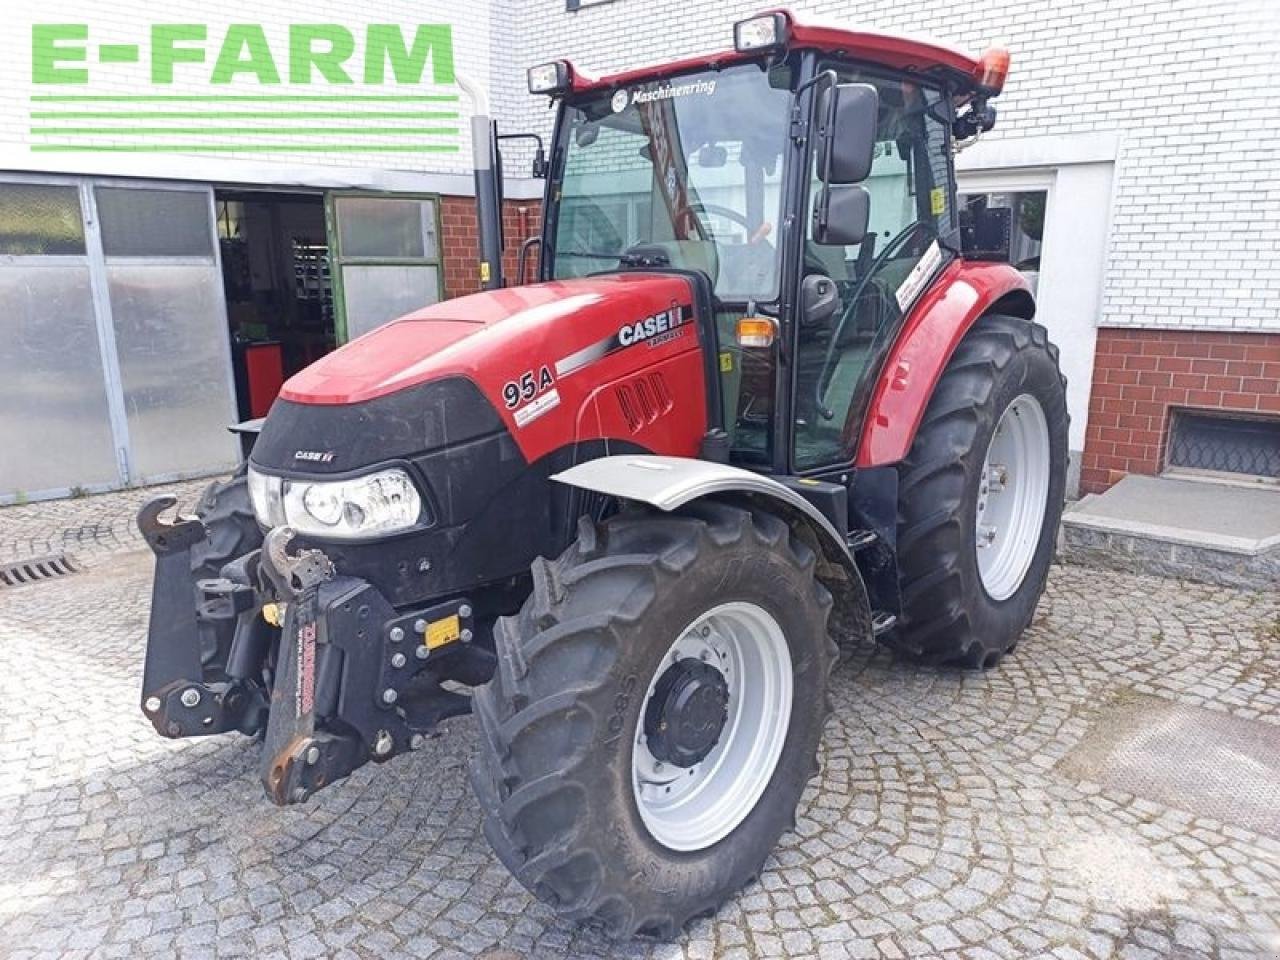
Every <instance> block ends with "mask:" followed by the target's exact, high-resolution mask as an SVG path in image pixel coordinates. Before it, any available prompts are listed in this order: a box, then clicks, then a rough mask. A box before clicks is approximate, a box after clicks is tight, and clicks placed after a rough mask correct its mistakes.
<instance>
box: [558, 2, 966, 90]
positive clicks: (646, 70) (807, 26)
mask: <svg viewBox="0 0 1280 960" xmlns="http://www.w3.org/2000/svg"><path fill="white" fill-rule="evenodd" d="M773 13H781V14H782V15H783V16H785V17H786V19H787V25H788V28H789V31H788V41H787V49H788V50H818V51H821V52H823V53H829V54H840V55H843V56H846V57H848V58H850V59H852V60H861V61H864V62H867V63H873V64H879V65H881V66H884V67H889V68H891V69H894V70H907V71H910V72H913V73H921V74H934V75H938V74H941V75H942V76H944V77H945V78H947V79H949V80H950V81H951V82H952V83H954V84H957V85H959V86H960V88H961V90H964V89H965V88H966V87H972V86H973V85H974V77H975V71H977V70H978V65H979V64H978V59H977V58H976V57H974V56H973V55H972V54H970V53H967V52H966V51H964V50H961V49H960V48H958V47H954V46H951V45H950V44H947V43H943V42H942V41H939V40H932V39H928V38H924V37H913V36H908V35H905V34H892V33H882V32H880V31H878V30H850V29H848V28H846V27H842V26H840V25H838V24H836V23H835V22H832V21H826V20H821V19H809V18H806V19H804V20H800V19H797V17H796V16H795V14H793V13H792V12H791V11H790V10H786V9H774V10H766V11H763V12H762V13H760V14H759V16H767V15H769V14H773ZM731 26H732V25H731V24H726V33H727V34H729V35H730V36H732V32H731V30H730V29H729V28H730V27H731ZM760 57H761V53H759V52H756V51H748V52H745V53H740V52H738V51H737V50H735V49H734V48H733V47H729V49H727V50H722V51H718V52H715V53H707V54H703V55H701V56H696V57H686V58H684V59H681V60H671V61H667V62H666V63H658V64H651V65H649V66H645V67H638V68H636V69H632V70H623V71H620V72H618V73H610V74H606V75H604V76H600V77H594V76H591V75H589V74H585V73H582V72H580V71H578V70H577V69H576V68H575V69H574V72H573V92H574V93H582V92H587V91H597V90H612V89H616V88H617V87H622V86H626V85H628V84H632V83H636V82H638V81H641V80H658V79H661V78H663V77H669V76H674V75H676V74H680V73H686V72H688V71H690V70H697V69H700V68H701V69H714V68H719V67H724V66H729V65H731V64H734V63H743V62H746V61H749V60H758V59H759V58H760Z"/></svg>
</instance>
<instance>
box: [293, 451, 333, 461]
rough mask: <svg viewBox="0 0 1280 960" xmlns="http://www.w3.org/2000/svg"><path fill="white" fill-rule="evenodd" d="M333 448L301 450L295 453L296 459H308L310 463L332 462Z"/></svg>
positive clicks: (294, 457)
mask: <svg viewBox="0 0 1280 960" xmlns="http://www.w3.org/2000/svg"><path fill="white" fill-rule="evenodd" d="M333 458H334V452H333V451H332V450H299V451H298V452H297V453H295V454H294V455H293V459H295V460H306V461H307V462H308V463H332V462H333Z"/></svg>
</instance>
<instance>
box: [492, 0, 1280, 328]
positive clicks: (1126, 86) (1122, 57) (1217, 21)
mask: <svg viewBox="0 0 1280 960" xmlns="http://www.w3.org/2000/svg"><path fill="white" fill-rule="evenodd" d="M764 6H767V5H764V4H758V3H751V4H747V3H742V4H737V3H722V2H711V0H615V2H614V3H611V4H606V5H603V6H599V7H590V8H587V9H584V10H581V11H578V12H577V13H566V12H565V10H564V4H563V2H562V0H510V7H511V10H512V13H513V16H512V21H513V22H514V23H517V24H518V25H519V27H520V32H521V35H522V36H523V44H522V49H521V53H522V56H521V57H518V58H511V57H502V58H498V57H495V59H494V83H495V87H496V88H497V89H498V90H499V91H500V92H499V93H498V95H497V97H496V100H497V101H498V103H499V104H500V105H501V109H502V110H503V112H504V116H505V117H506V118H508V122H509V123H516V122H517V121H518V119H519V118H521V117H522V116H523V117H524V118H528V117H529V116H530V115H529V114H528V113H527V112H524V113H523V114H522V111H527V110H528V107H527V104H528V97H527V96H524V95H523V91H524V77H523V72H522V71H523V68H524V67H525V66H526V65H528V64H531V63H539V62H542V61H545V60H549V59H552V58H554V57H557V56H566V55H567V56H569V57H570V58H571V59H573V60H574V62H575V63H576V64H578V65H579V66H580V67H583V68H586V69H588V70H592V71H597V72H608V71H610V70H613V69H618V68H623V67H629V66H635V65H639V64H643V63H649V62H655V61H661V60H667V59H671V58H675V57H679V56H685V55H689V54H694V53H699V52H702V51H708V50H713V49H716V48H723V47H725V46H726V45H728V44H729V43H731V42H732V34H731V24H732V23H733V21H734V20H736V19H740V18H742V17H745V16H749V15H751V14H752V13H755V12H757V11H758V10H759V9H762V8H763V7H764ZM793 9H796V11H797V13H799V14H801V15H803V14H804V13H810V14H815V15H820V16H824V17H831V18H836V19H839V20H840V21H842V22H845V23H848V24H850V25H865V26H871V27H875V28H878V29H883V30H891V31H904V32H912V33H920V34H926V35H931V36H934V37H938V38H941V39H944V40H947V41H950V42H952V43H956V44H959V45H961V46H964V47H967V48H969V49H971V50H973V51H975V52H977V51H980V50H981V49H982V48H983V47H985V46H987V45H988V44H989V43H991V42H1001V43H1004V44H1006V45H1007V46H1009V47H1010V49H1011V50H1012V51H1013V69H1012V73H1011V75H1010V81H1009V85H1008V87H1007V88H1006V92H1005V94H1004V95H1003V96H1002V97H1001V98H1000V100H999V101H998V107H999V111H1000V123H999V126H998V127H997V129H996V130H995V131H994V132H993V134H992V136H993V137H1015V136H1016V137H1019V138H1022V137H1037V136H1047V135H1057V134H1077V133H1090V132H1098V131H1112V132H1117V133H1119V134H1120V136H1121V147H1120V156H1119V158H1118V162H1117V173H1116V183H1115V193H1114V207H1113V212H1112V217H1113V222H1112V229H1111V241H1110V251H1109V259H1108V265H1107V270H1106V274H1105V277H1106V279H1105V285H1104V294H1103V315H1102V317H1101V318H1099V320H1100V322H1101V323H1103V324H1107V325H1137V326H1179V327H1181V326H1186V327H1201V328H1216V329H1241V330H1250V329H1270V330H1280V96H1278V95H1277V88H1278V87H1280V0H1147V2H1142V0H830V2H828V0H818V2H809V3H804V4H796V5H795V6H794V7H793ZM534 116H539V117H541V116H542V115H541V114H536V115H534ZM525 122H526V123H527V122H528V119H525ZM544 122H545V124H546V127H547V128H549V119H547V118H544ZM1061 201H1065V202H1066V203H1068V204H1069V202H1070V198H1060V202H1061ZM1051 215H1052V214H1051ZM1058 215H1068V216H1069V215H1070V211H1069V209H1068V210H1065V211H1064V210H1062V209H1060V210H1059V211H1058Z"/></svg>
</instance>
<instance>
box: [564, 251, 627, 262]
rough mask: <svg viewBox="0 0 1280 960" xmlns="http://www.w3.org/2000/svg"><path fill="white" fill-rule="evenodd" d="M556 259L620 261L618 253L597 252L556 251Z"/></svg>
mask: <svg viewBox="0 0 1280 960" xmlns="http://www.w3.org/2000/svg"><path fill="white" fill-rule="evenodd" d="M556 256H558V257H584V258H585V259H587V260H621V259H622V254H620V253H601V252H599V251H598V250H557V251H556Z"/></svg>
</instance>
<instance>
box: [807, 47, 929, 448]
mask: <svg viewBox="0 0 1280 960" xmlns="http://www.w3.org/2000/svg"><path fill="white" fill-rule="evenodd" d="M837 73H838V74H839V77H840V82H841V83H850V82H856V83H870V84H872V85H874V86H875V87H876V89H877V91H878V93H879V95H880V113H879V118H878V121H877V133H876V147H875V159H874V162H873V164H872V168H871V175H870V176H869V177H868V178H867V180H866V181H865V182H864V183H863V186H864V187H865V188H866V189H867V191H868V192H869V193H870V195H871V216H870V222H869V225H868V229H867V234H866V237H865V238H864V240H863V241H862V243H860V244H858V245H855V246H848V247H844V246H827V245H823V244H818V243H816V242H814V240H813V234H812V224H813V219H812V216H810V217H809V234H808V236H807V238H806V242H805V250H804V273H805V275H806V277H807V276H810V275H812V274H820V275H822V276H825V277H828V278H830V280H831V281H832V282H833V283H834V284H835V287H836V290H837V293H838V294H839V301H840V302H839V306H838V307H837V309H836V310H835V311H834V313H832V314H830V315H829V316H826V317H821V318H809V317H806V316H804V314H803V313H801V315H800V316H799V318H798V321H799V322H798V339H797V351H796V402H795V409H794V414H795V450H794V455H795V456H794V458H795V464H796V468H797V469H799V470H805V469H810V468H813V467H819V466H823V465H826V464H834V463H838V462H842V461H845V460H848V459H849V458H850V457H851V456H852V452H853V451H852V445H853V443H854V442H855V440H856V438H855V437H854V436H852V434H853V430H854V427H855V426H856V421H857V419H858V412H859V410H860V409H861V407H862V406H863V405H864V400H863V396H864V394H865V392H866V388H867V386H868V384H867V379H868V378H867V374H868V371H869V369H870V367H871V366H872V360H873V359H874V358H875V356H876V355H877V353H878V352H879V351H880V350H881V348H882V346H883V344H884V342H885V341H886V340H887V339H889V338H891V337H892V336H893V334H894V333H895V332H896V330H897V328H898V326H899V324H900V323H901V321H902V319H903V317H904V312H905V311H906V310H908V309H910V307H911V306H912V303H913V302H914V300H915V295H917V294H918V290H916V288H915V285H914V284H912V283H908V282H907V280H908V276H909V275H910V274H911V272H912V269H913V268H914V267H916V265H917V264H919V263H921V261H922V260H926V261H927V262H926V263H925V266H926V267H933V266H934V265H935V264H936V265H937V266H940V265H941V263H942V262H943V261H944V257H943V254H942V251H941V249H940V248H939V247H937V246H936V242H937V240H938V238H939V237H940V236H944V235H946V234H948V233H950V230H951V224H952V210H951V209H950V204H951V197H952V188H951V183H950V176H951V174H950V162H949V160H950V158H949V156H948V150H949V149H950V142H949V139H948V136H947V133H948V128H949V122H950V120H949V116H948V109H947V106H948V105H947V103H946V102H945V99H944V95H943V94H942V92H941V91H938V90H933V89H931V88H927V87H922V86H920V85H919V84H917V83H915V82H912V81H909V80H903V79H898V78H886V77H883V76H873V75H867V74H865V73H861V72H858V71H854V70H850V69H839V68H837ZM820 186H821V184H820V182H819V180H818V178H817V172H816V168H815V169H814V170H813V171H812V182H811V184H810V190H809V202H810V206H811V208H812V204H813V203H814V202H815V200H816V197H817V194H818V190H819V188H820ZM810 213H812V209H811V210H810Z"/></svg>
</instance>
